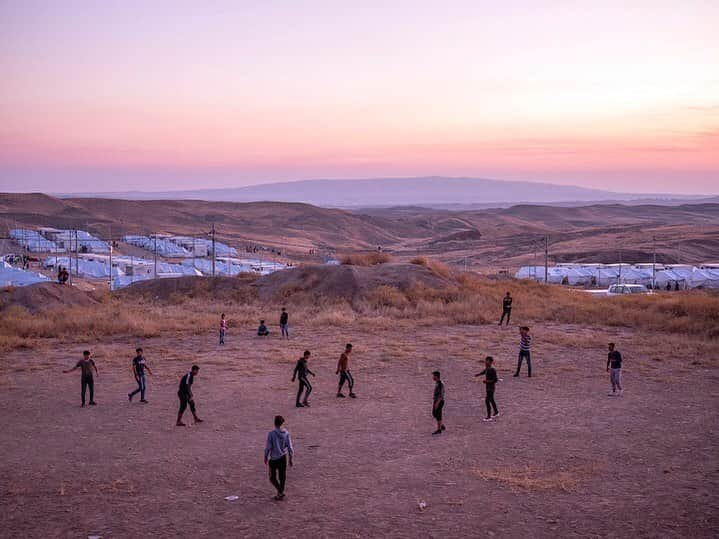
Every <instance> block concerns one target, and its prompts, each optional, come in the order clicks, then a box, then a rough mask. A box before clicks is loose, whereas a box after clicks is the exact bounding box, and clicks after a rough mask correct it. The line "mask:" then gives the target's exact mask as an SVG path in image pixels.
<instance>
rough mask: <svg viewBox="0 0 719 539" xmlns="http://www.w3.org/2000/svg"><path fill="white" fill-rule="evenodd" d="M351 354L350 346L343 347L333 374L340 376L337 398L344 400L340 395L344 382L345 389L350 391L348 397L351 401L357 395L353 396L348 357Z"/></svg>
mask: <svg viewBox="0 0 719 539" xmlns="http://www.w3.org/2000/svg"><path fill="white" fill-rule="evenodd" d="M351 354H352V345H351V344H349V343H348V344H347V346H345V351H344V352H342V354H341V355H340V359H339V361H338V362H337V372H336V373H335V374H339V375H340V383H339V386H338V387H337V396H338V397H339V398H342V399H343V398H344V393H342V386H343V385H344V384H345V381H346V382H347V387H349V390H350V397H352V398H353V399H355V398H357V395H355V392H354V386H355V380H354V378H352V373H351V372H350V355H351Z"/></svg>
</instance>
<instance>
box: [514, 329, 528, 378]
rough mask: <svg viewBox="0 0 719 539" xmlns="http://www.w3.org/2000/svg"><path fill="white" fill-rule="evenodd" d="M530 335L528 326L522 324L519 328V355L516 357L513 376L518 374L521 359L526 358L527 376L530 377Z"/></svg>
mask: <svg viewBox="0 0 719 539" xmlns="http://www.w3.org/2000/svg"><path fill="white" fill-rule="evenodd" d="M531 348H532V336H531V335H530V334H529V328H528V327H527V326H522V327H520V328H519V357H518V359H517V372H515V373H514V376H519V370H520V369H521V368H522V360H524V359H526V360H527V376H528V377H529V378H531V377H532V354H531Z"/></svg>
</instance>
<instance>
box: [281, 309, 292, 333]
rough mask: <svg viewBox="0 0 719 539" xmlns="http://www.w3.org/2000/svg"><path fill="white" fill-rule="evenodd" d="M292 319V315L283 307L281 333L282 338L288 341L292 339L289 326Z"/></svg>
mask: <svg viewBox="0 0 719 539" xmlns="http://www.w3.org/2000/svg"><path fill="white" fill-rule="evenodd" d="M289 319H290V315H289V314H287V309H285V308H284V307H282V314H280V332H281V336H282V337H285V338H287V339H289V338H290V329H289V326H288V325H287V324H288V322H289Z"/></svg>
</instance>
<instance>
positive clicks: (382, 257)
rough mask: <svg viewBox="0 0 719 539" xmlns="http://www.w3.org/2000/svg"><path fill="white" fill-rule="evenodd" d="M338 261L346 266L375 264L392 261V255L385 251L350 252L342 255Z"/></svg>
mask: <svg viewBox="0 0 719 539" xmlns="http://www.w3.org/2000/svg"><path fill="white" fill-rule="evenodd" d="M340 262H341V263H342V264H344V265H346V266H376V265H377V264H387V263H388V262H392V257H391V256H390V255H388V254H387V253H380V252H371V253H352V254H346V255H342V256H341V257H340Z"/></svg>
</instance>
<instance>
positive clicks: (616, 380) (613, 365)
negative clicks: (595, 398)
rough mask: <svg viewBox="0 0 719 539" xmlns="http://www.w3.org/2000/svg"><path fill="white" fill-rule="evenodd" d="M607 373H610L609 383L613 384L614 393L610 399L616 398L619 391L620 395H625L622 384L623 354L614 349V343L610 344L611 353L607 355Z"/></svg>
mask: <svg viewBox="0 0 719 539" xmlns="http://www.w3.org/2000/svg"><path fill="white" fill-rule="evenodd" d="M607 372H609V382H610V383H611V384H612V392H611V393H610V394H609V396H610V397H614V396H615V395H616V394H617V389H618V390H619V395H620V396H621V395H622V394H623V393H624V390H623V389H622V383H621V375H622V354H620V353H619V350H615V349H614V343H613V342H610V343H609V353H608V354H607Z"/></svg>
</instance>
